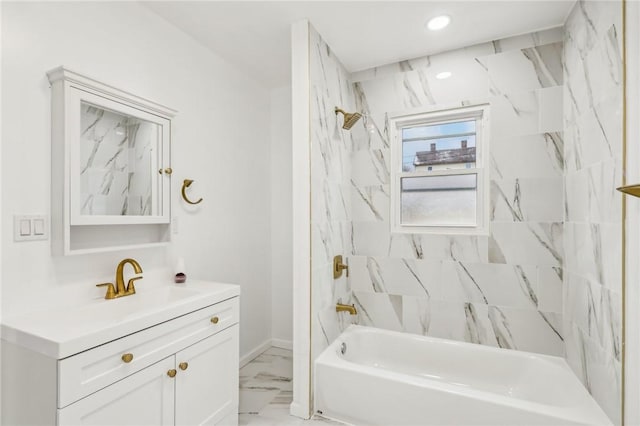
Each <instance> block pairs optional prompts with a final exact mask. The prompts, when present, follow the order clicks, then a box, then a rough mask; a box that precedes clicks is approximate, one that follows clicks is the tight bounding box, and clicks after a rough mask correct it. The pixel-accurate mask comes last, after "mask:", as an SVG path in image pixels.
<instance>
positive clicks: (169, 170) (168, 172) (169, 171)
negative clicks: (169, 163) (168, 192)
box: [164, 167, 173, 175]
mask: <svg viewBox="0 0 640 426" xmlns="http://www.w3.org/2000/svg"><path fill="white" fill-rule="evenodd" d="M164 172H165V173H166V174H168V175H170V174H171V173H173V169H172V168H171V167H167V168H166V169H164Z"/></svg>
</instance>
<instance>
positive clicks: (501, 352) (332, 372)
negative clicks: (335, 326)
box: [315, 325, 611, 425]
mask: <svg viewBox="0 0 640 426" xmlns="http://www.w3.org/2000/svg"><path fill="white" fill-rule="evenodd" d="M343 343H344V344H346V352H345V353H344V355H342V354H341V345H342V344H343ZM315 410H316V411H317V412H319V413H321V414H322V415H323V416H325V417H328V418H333V419H335V420H340V421H343V422H348V423H352V424H356V425H573V424H587V425H611V421H610V420H609V418H608V417H607V416H606V414H604V412H603V411H602V409H600V407H599V406H598V405H597V404H596V402H595V401H594V400H593V398H591V396H590V395H589V394H588V392H587V391H586V389H585V388H584V387H583V386H582V384H581V383H580V382H579V380H578V379H577V377H576V376H574V374H573V373H572V371H571V369H570V368H569V366H568V365H567V363H566V362H565V361H564V359H562V358H558V357H553V356H545V355H538V354H533V353H528V352H519V351H512V350H506V349H498V348H491V347H487V346H482V345H475V344H470V343H463V342H454V341H450V340H444V339H437V338H431V337H423V336H417V335H412V334H406V333H398V332H393V331H386V330H380V329H375V328H369V327H362V326H355V325H353V326H350V327H349V328H348V329H347V330H346V331H345V332H344V333H342V334H341V335H340V337H339V338H338V339H336V341H335V342H333V343H332V344H331V346H329V347H328V348H327V349H326V350H325V351H324V352H323V353H322V354H321V355H320V356H319V357H318V359H317V360H316V362H315Z"/></svg>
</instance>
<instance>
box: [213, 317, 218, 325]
mask: <svg viewBox="0 0 640 426" xmlns="http://www.w3.org/2000/svg"><path fill="white" fill-rule="evenodd" d="M218 321H220V318H218V317H213V318H211V322H212V323H213V324H217V323H218Z"/></svg>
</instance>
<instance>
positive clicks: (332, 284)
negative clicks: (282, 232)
mask: <svg viewBox="0 0 640 426" xmlns="http://www.w3.org/2000/svg"><path fill="white" fill-rule="evenodd" d="M310 47H311V49H310V50H311V58H310V84H311V86H310V90H311V97H310V99H311V126H310V131H311V228H312V229H311V233H312V234H311V246H312V247H311V268H312V271H311V317H312V319H311V328H312V330H311V354H312V359H315V358H316V357H317V356H318V355H319V354H320V353H321V352H322V350H324V348H326V347H327V346H328V344H329V343H330V342H332V341H333V340H334V339H335V338H336V337H337V336H338V335H339V334H340V333H341V331H342V330H343V329H344V328H345V327H346V326H347V325H348V324H349V323H348V319H347V321H344V318H342V317H340V316H338V315H336V310H335V306H336V302H337V301H341V302H342V303H351V292H350V291H349V289H348V281H347V279H346V276H345V275H343V276H342V278H340V279H338V280H334V279H333V274H332V270H333V264H332V262H333V257H334V256H335V255H343V256H345V257H346V256H349V255H350V254H351V253H352V252H353V249H352V229H351V216H352V214H351V210H352V209H351V194H350V190H351V184H350V176H351V161H350V158H351V151H352V146H353V141H352V138H351V136H352V135H351V133H350V132H349V131H347V130H343V129H342V116H336V114H335V112H334V108H335V107H336V106H337V107H340V108H342V109H344V110H346V111H355V95H354V90H353V85H352V84H351V82H350V81H349V74H348V73H347V71H346V70H345V68H344V67H343V66H342V64H341V63H340V61H339V59H338V58H336V56H335V55H334V54H333V52H332V51H331V48H330V47H329V46H328V45H327V44H326V43H325V42H324V40H322V38H321V37H320V35H319V34H318V33H317V31H315V29H313V27H312V28H311V29H310Z"/></svg>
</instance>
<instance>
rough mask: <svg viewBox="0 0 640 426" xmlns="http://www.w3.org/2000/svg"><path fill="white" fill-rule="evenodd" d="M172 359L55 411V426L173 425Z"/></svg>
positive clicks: (173, 386) (164, 360) (167, 359)
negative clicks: (56, 424)
mask: <svg viewBox="0 0 640 426" xmlns="http://www.w3.org/2000/svg"><path fill="white" fill-rule="evenodd" d="M174 368H175V357H173V356H171V357H168V358H165V359H163V360H162V361H159V362H157V363H155V364H153V365H151V366H149V367H147V368H145V369H143V370H140V371H138V372H137V373H134V374H132V375H130V376H128V377H127V378H125V379H123V380H120V381H119V382H116V383H114V384H112V385H111V386H107V387H106V388H104V389H102V390H100V391H98V392H96V393H94V394H91V395H89V396H87V397H86V398H84V399H81V400H80V401H77V402H75V403H73V404H71V405H69V406H67V407H65V408H62V409H59V410H58V425H63V426H66V425H104V426H107V425H109V426H111V425H132V426H133V425H163V426H164V425H173V424H174V404H173V403H174V398H175V380H176V378H175V377H173V378H171V377H169V376H168V374H167V372H168V371H169V370H173V369H174Z"/></svg>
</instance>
